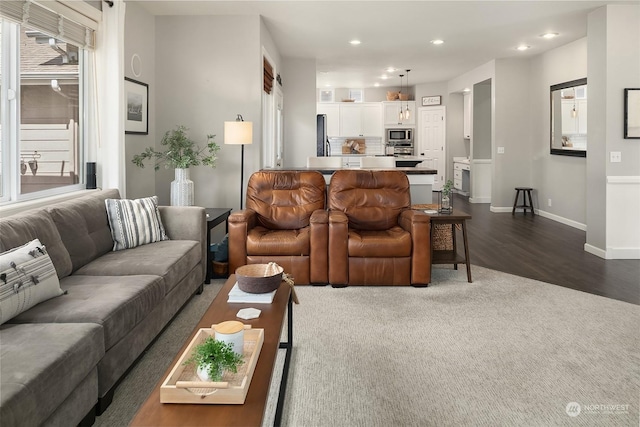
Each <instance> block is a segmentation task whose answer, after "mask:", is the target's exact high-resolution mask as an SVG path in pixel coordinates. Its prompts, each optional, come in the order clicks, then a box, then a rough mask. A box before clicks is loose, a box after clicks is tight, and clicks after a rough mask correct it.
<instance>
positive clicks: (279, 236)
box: [247, 226, 310, 256]
mask: <svg viewBox="0 0 640 427" xmlns="http://www.w3.org/2000/svg"><path fill="white" fill-rule="evenodd" d="M309 252H310V243H309V227H305V228H301V229H299V230H269V229H267V228H264V227H260V226H257V227H255V228H252V229H251V230H249V232H248V233H247V254H249V255H297V256H300V255H309Z"/></svg>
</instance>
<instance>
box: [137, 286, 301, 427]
mask: <svg viewBox="0 0 640 427" xmlns="http://www.w3.org/2000/svg"><path fill="white" fill-rule="evenodd" d="M235 282H236V279H235V275H231V276H230V277H229V279H228V280H227V282H226V283H225V285H224V286H223V287H222V289H221V290H220V292H219V293H218V295H217V296H216V298H215V299H214V300H213V302H212V303H211V306H210V307H209V308H208V309H207V311H206V313H205V314H204V316H203V317H202V319H201V320H200V322H199V323H198V324H197V325H196V327H195V328H194V330H193V332H192V333H191V335H190V336H189V339H187V340H186V341H185V343H184V345H183V346H182V348H181V349H180V351H179V352H178V354H177V355H176V357H175V358H174V359H173V361H172V362H171V364H170V365H169V368H168V369H167V371H166V372H165V373H164V374H162V376H161V377H160V378H159V380H158V383H157V384H156V386H155V388H154V389H153V392H152V393H151V395H150V396H149V397H148V398H147V400H146V401H145V402H144V403H143V404H142V406H141V407H140V409H139V410H138V412H137V413H136V415H135V417H134V419H133V421H131V424H130V425H131V426H180V425H189V426H260V424H261V423H262V418H263V416H264V410H265V407H266V403H267V396H268V395H269V384H270V383H271V375H272V374H273V369H274V366H275V361H276V355H277V352H278V349H279V348H283V349H285V350H286V354H285V361H284V370H283V372H282V380H281V383H280V393H279V396H278V403H277V406H276V414H275V420H274V425H280V421H281V419H282V406H283V403H284V395H285V392H286V387H287V376H288V373H289V363H290V360H291V352H292V348H293V320H292V316H293V311H292V308H293V307H292V305H291V288H290V287H289V286H288V285H287V284H286V283H282V284H281V285H280V288H278V291H277V292H276V295H275V298H274V300H273V303H271V304H238V303H228V302H227V295H228V294H229V290H231V288H232V287H233V285H234V284H235ZM246 307H255V308H258V309H260V310H262V313H261V314H260V317H258V318H257V319H253V320H242V319H238V318H237V317H236V313H237V312H238V310H240V309H241V308H246ZM287 313H288V316H287V318H288V321H287V341H286V342H280V333H281V331H282V327H283V323H284V317H285V314H287ZM225 320H242V322H243V323H245V324H249V325H251V326H252V327H253V328H262V329H264V343H263V344H262V350H261V351H260V356H259V357H258V363H257V365H256V369H255V371H254V374H253V378H252V380H251V385H250V386H249V391H248V393H247V398H246V400H245V402H244V404H242V405H206V404H205V405H197V404H185V403H160V386H161V385H162V382H163V381H164V379H165V378H166V377H167V375H169V372H170V371H171V369H172V368H173V366H174V365H175V363H176V362H177V360H178V358H179V357H180V355H181V354H182V353H183V352H184V350H185V349H186V347H187V345H188V344H189V342H190V341H191V339H192V338H193V336H194V335H195V333H196V332H197V331H198V330H199V329H200V328H210V327H211V325H212V324H217V323H220V322H223V321H225Z"/></svg>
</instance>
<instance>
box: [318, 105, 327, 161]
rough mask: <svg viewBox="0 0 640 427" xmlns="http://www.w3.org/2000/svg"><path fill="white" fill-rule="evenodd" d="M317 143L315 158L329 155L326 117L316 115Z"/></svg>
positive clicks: (324, 115)
mask: <svg viewBox="0 0 640 427" xmlns="http://www.w3.org/2000/svg"><path fill="white" fill-rule="evenodd" d="M316 118H317V129H316V132H317V141H316V156H318V157H324V156H330V155H331V146H330V145H329V136H328V135H327V115H326V114H318V115H317V117H316Z"/></svg>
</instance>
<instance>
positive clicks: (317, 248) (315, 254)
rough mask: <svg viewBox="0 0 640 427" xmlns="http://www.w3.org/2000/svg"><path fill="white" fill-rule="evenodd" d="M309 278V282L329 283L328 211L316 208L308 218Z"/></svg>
mask: <svg viewBox="0 0 640 427" xmlns="http://www.w3.org/2000/svg"><path fill="white" fill-rule="evenodd" d="M309 227H310V236H309V240H310V241H309V245H310V246H311V254H310V260H309V264H310V265H309V268H310V272H309V280H310V282H311V283H323V284H327V283H329V212H327V211H325V210H321V209H319V210H317V211H314V212H313V213H312V214H311V218H310V219H309Z"/></svg>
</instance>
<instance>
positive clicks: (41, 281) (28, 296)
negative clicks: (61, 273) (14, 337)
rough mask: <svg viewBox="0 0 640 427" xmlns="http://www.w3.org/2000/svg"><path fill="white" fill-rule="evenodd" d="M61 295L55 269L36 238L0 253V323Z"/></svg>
mask: <svg viewBox="0 0 640 427" xmlns="http://www.w3.org/2000/svg"><path fill="white" fill-rule="evenodd" d="M62 294H63V292H62V289H60V282H59V280H58V274H57V273H56V269H55V267H54V266H53V263H52V262H51V258H49V254H48V253H47V250H46V248H45V247H44V245H43V244H42V243H40V240H38V239H35V240H32V241H31V242H29V243H27V244H26V245H22V246H20V247H17V248H13V249H11V250H9V251H7V252H3V253H2V254H0V325H1V324H3V323H4V322H6V321H7V320H9V319H11V318H13V317H15V316H17V315H18V314H20V313H22V312H23V311H27V310H28V309H30V308H31V307H33V306H34V305H36V304H39V303H41V302H42V301H46V300H48V299H51V298H54V297H57V296H59V295H62Z"/></svg>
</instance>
